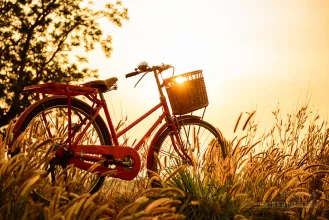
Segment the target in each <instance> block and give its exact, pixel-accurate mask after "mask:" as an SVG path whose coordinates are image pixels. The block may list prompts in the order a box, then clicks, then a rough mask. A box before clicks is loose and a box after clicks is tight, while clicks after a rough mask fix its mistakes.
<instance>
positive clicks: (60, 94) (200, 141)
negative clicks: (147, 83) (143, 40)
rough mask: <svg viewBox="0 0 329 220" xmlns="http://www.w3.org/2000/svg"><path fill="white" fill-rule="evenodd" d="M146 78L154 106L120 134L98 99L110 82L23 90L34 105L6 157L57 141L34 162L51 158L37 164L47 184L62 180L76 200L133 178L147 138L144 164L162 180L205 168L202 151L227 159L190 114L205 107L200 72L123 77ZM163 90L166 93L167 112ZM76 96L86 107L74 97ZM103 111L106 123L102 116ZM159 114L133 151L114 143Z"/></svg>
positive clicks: (144, 68) (213, 135)
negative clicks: (189, 167)
mask: <svg viewBox="0 0 329 220" xmlns="http://www.w3.org/2000/svg"><path fill="white" fill-rule="evenodd" d="M170 68H172V69H173V76H172V77H170V78H167V79H164V78H163V75H162V73H163V72H164V71H165V70H168V69H170ZM150 72H153V74H154V77H155V82H156V84H157V87H158V92H159V95H160V103H159V104H157V105H155V106H154V107H153V108H152V109H150V110H149V111H147V112H146V113H145V114H144V115H142V116H141V117H140V118H138V119H137V120H136V121H134V122H133V123H131V124H130V125H128V126H127V127H125V128H123V129H122V130H119V131H118V130H117V129H116V128H115V126H114V125H113V123H112V119H111V116H110V113H109V110H108V107H107V104H106V101H105V99H104V95H103V94H104V93H105V92H108V91H111V90H113V89H116V88H117V86H116V82H117V78H115V77H113V78H109V79H107V80H95V81H91V82H87V83H84V84H82V85H66V84H57V83H45V84H40V85H34V86H29V87H26V88H24V91H25V92H31V93H35V97H36V99H37V101H36V102H35V103H34V104H32V105H31V106H29V107H28V108H27V109H26V110H25V111H24V112H23V113H22V114H21V115H20V117H19V118H18V120H17V121H16V123H15V125H14V128H13V131H12V141H11V143H14V142H15V141H16V140H19V146H18V147H16V149H12V147H11V148H9V149H11V152H10V153H11V154H12V155H16V154H18V153H20V152H26V151H27V150H28V149H29V147H31V146H33V144H34V143H36V142H40V141H45V140H47V139H52V140H55V141H53V142H50V143H49V144H47V145H43V146H42V149H38V150H37V151H36V152H35V157H39V158H45V157H51V158H52V159H51V160H50V162H48V163H45V164H44V165H42V166H41V169H43V170H45V171H46V172H45V173H46V174H45V175H44V176H45V177H47V178H44V179H45V181H46V183H45V186H55V185H56V184H59V182H61V184H63V181H64V182H65V184H66V187H68V185H70V184H71V185H70V187H68V188H70V190H71V192H74V193H76V194H81V193H94V192H96V191H98V190H99V188H100V187H101V185H102V184H103V182H104V180H105V177H106V176H110V177H114V178H119V179H123V180H132V179H134V178H135V177H136V176H137V175H138V173H139V172H140V170H141V159H140V154H139V152H138V151H139V150H140V149H141V147H142V146H143V144H145V143H146V142H147V141H148V139H149V138H150V137H152V139H151V141H150V143H149V145H148V149H147V156H146V158H145V159H146V168H147V169H148V170H152V171H154V172H157V173H159V175H160V176H162V177H165V176H166V175H168V174H169V173H170V171H172V170H173V169H176V168H177V167H178V166H179V165H181V164H194V165H195V166H198V167H201V168H203V169H209V168H210V166H211V165H209V164H207V167H206V168H205V166H206V163H205V161H206V160H207V159H206V158H207V157H209V156H210V155H211V152H210V151H209V150H207V149H210V146H211V147H214V146H216V147H219V149H220V150H221V154H222V156H225V149H224V144H223V140H222V138H221V134H220V132H219V131H218V130H216V128H215V127H214V126H212V125H211V124H209V123H207V122H205V121H204V120H203V119H202V118H203V117H199V116H195V115H192V113H191V112H193V111H195V110H197V109H201V108H204V111H205V109H206V106H207V105H208V98H207V93H206V87H205V83H204V79H203V76H202V71H201V70H198V71H193V72H189V73H185V74H182V75H179V76H174V68H173V66H171V65H164V64H162V65H158V66H152V67H150V66H148V64H147V63H145V62H143V63H141V64H140V65H139V66H138V68H136V69H135V72H132V73H129V74H126V78H128V77H132V76H136V75H139V74H144V75H143V76H142V77H141V78H140V79H139V81H140V80H141V79H142V78H143V77H144V76H145V75H146V74H147V73H150ZM139 81H138V82H139ZM138 82H137V83H138ZM136 85H137V84H136ZM163 87H165V88H166V90H167V93H168V98H169V101H170V104H171V108H172V113H171V112H170V110H169V104H168V103H167V99H166V97H165V95H164V92H163ZM81 96H84V97H85V98H87V99H88V100H89V101H82V100H81V98H80V99H78V98H77V97H81ZM41 97H42V98H41ZM85 100H86V99H85ZM87 102H89V103H90V104H87ZM102 109H103V111H104V113H105V117H106V121H107V123H105V122H104V120H103V118H102V117H101V116H100V111H101V110H102ZM158 109H162V114H161V115H160V116H159V118H158V119H157V120H156V121H155V122H154V124H153V125H152V126H151V127H150V128H149V129H148V131H147V132H146V133H145V135H144V136H143V138H142V139H141V140H139V141H138V142H137V144H136V145H135V146H134V147H129V146H122V145H120V144H119V141H118V138H119V137H121V136H123V135H124V134H125V133H126V132H127V131H128V130H130V129H131V128H132V127H134V126H135V125H136V124H138V123H139V122H141V121H142V120H143V119H145V118H146V117H148V116H149V115H150V114H152V113H154V112H155V111H156V110H158ZM204 111H203V115H204ZM188 113H191V114H188ZM203 115H202V116H203ZM161 124H162V125H161ZM12 146H13V145H12ZM144 146H145V145H144ZM95 163H96V164H97V165H98V166H95V165H94V164H95ZM90 171H91V172H90ZM74 183H79V184H74ZM72 184H73V185H72ZM36 193H37V194H38V195H40V196H41V197H43V198H46V197H47V196H50V192H49V190H47V187H44V189H38V190H37V191H36Z"/></svg>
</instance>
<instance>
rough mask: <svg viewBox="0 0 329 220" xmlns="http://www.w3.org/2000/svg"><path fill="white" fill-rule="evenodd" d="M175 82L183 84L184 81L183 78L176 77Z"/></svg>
mask: <svg viewBox="0 0 329 220" xmlns="http://www.w3.org/2000/svg"><path fill="white" fill-rule="evenodd" d="M175 81H176V82H177V83H183V82H185V81H186V80H185V78H183V77H181V76H179V77H177V78H176V79H175Z"/></svg>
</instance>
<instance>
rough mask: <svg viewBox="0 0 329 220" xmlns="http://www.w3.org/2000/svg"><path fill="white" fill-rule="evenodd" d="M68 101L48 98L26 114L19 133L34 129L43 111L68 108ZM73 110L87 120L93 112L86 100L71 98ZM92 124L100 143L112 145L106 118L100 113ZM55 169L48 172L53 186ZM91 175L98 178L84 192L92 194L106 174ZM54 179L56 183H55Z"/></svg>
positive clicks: (98, 187)
mask: <svg viewBox="0 0 329 220" xmlns="http://www.w3.org/2000/svg"><path fill="white" fill-rule="evenodd" d="M67 103H68V99H67V98H66V97H58V98H55V99H50V100H47V101H45V102H42V103H41V104H40V105H37V106H36V107H35V108H33V110H32V111H31V112H29V113H28V115H26V117H25V119H24V120H23V122H22V123H21V126H20V128H19V129H18V130H19V133H23V132H24V131H26V130H27V129H29V126H31V128H30V129H33V126H34V124H33V123H37V121H35V120H37V118H38V117H39V116H40V115H41V114H42V113H45V114H49V113H48V112H47V111H51V110H54V109H57V108H58V109H60V108H63V109H67V108H68V106H67ZM54 112H55V111H54ZM71 112H72V114H73V113H75V112H76V113H79V114H81V115H83V116H85V117H86V118H87V120H88V119H90V118H91V117H90V114H91V113H93V110H92V108H91V107H90V106H89V105H88V104H86V103H85V102H83V101H80V100H78V99H75V98H73V99H71ZM55 113H56V114H57V113H59V112H55ZM81 115H79V116H78V117H80V116H81ZM72 116H73V115H72ZM64 119H65V117H64ZM50 120H51V119H50ZM56 120H59V119H56ZM73 123H74V121H73ZM39 124H40V123H39ZM48 125H49V124H48ZM35 126H36V125H35ZM91 126H93V128H94V129H95V131H96V133H97V135H98V138H99V142H100V143H99V144H101V145H112V141H111V137H110V136H109V132H108V128H107V126H106V124H105V122H104V120H103V119H102V117H101V116H100V115H98V116H97V117H96V118H95V119H94V121H93V123H92V125H91ZM39 127H40V126H39ZM44 127H45V125H44ZM64 127H65V126H64ZM81 130H82V129H81ZM88 131H89V129H88ZM91 131H92V130H91ZM38 132H39V133H40V131H38ZM25 133H27V132H25ZM31 133H32V134H31ZM45 133H46V132H45ZM63 133H65V132H63ZM86 134H87V132H86ZM86 134H85V135H86ZM29 135H33V132H30V134H29ZM45 135H47V134H45ZM30 138H31V137H30ZM37 138H44V139H46V138H48V139H49V137H37ZM38 140H39V139H38ZM82 140H84V139H82ZM22 141H24V138H23V140H22ZM22 141H21V142H22ZM79 143H80V142H79ZM30 144H33V143H29V146H32V145H30ZM22 147H23V146H20V147H19V148H18V150H16V151H15V152H14V153H13V156H14V155H16V154H18V153H20V152H21V148H22ZM24 149H25V151H26V150H27V148H26V146H25V148H24ZM43 150H45V151H47V149H43ZM57 169H59V167H58V166H57ZM62 169H64V168H63V167H62ZM73 169H77V170H79V168H76V167H74V168H73ZM55 170H56V168H55V167H54V170H52V171H51V173H49V174H48V176H49V175H50V176H51V182H52V185H53V186H54V185H56V180H53V178H54V177H55V174H53V173H52V172H55ZM75 171H76V170H75ZM78 172H79V171H78ZM81 172H82V173H83V172H86V171H83V170H81ZM53 175H54V176H53ZM72 175H73V174H72ZM91 175H94V178H97V179H96V180H95V181H94V183H93V184H92V185H91V186H90V187H89V188H88V189H87V190H86V192H83V193H90V194H92V193H95V192H97V191H98V190H99V189H100V187H101V186H102V184H103V182H104V180H105V177H104V176H101V175H99V174H91ZM96 175H97V176H96ZM73 177H74V175H73V176H72V178H73ZM53 181H54V182H55V183H53ZM44 191H46V190H44ZM33 193H34V194H35V196H33V197H34V198H35V199H37V200H43V201H49V199H48V198H46V196H45V195H42V193H41V192H40V191H39V192H38V191H37V190H34V191H33ZM74 193H76V194H81V193H77V192H74Z"/></svg>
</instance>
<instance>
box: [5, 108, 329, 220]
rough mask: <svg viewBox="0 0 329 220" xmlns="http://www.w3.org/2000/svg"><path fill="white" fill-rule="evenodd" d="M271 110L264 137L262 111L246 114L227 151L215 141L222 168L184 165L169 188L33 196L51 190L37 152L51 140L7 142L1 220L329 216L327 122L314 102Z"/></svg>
mask: <svg viewBox="0 0 329 220" xmlns="http://www.w3.org/2000/svg"><path fill="white" fill-rule="evenodd" d="M272 113H273V119H274V120H273V125H272V127H271V128H270V129H269V131H267V132H265V133H264V134H262V133H259V132H258V130H257V123H256V122H255V121H254V114H255V112H253V113H248V114H246V113H245V114H241V115H240V117H239V118H238V120H237V122H236V126H235V128H234V133H235V134H236V136H235V138H233V140H226V142H225V145H226V146H225V147H226V150H227V152H228V156H227V157H226V158H225V159H223V158H222V157H221V152H220V149H219V148H217V147H216V146H214V147H213V149H211V155H210V154H209V155H208V158H207V163H214V164H216V165H215V166H213V167H212V168H211V169H208V170H204V171H203V172H202V173H200V172H199V170H198V169H194V168H193V167H186V166H180V167H179V168H178V169H177V170H175V171H174V172H173V173H172V174H171V175H170V176H169V178H167V179H166V180H161V181H162V184H163V187H162V188H151V187H149V185H150V184H149V180H148V179H144V178H138V179H136V180H134V181H131V182H123V181H118V180H113V179H110V178H108V179H107V180H106V182H105V183H104V186H103V187H102V189H101V190H100V191H99V192H98V193H96V194H93V195H89V194H83V195H76V194H73V193H70V192H68V190H67V188H64V187H55V188H54V189H53V190H52V192H53V196H52V200H51V201H50V202H38V201H37V200H35V199H34V195H33V190H37V189H42V188H43V187H44V185H43V184H44V182H43V181H42V179H43V178H42V176H43V173H44V171H42V170H41V169H40V166H41V165H40V164H42V163H45V161H46V160H47V158H45V159H41V158H39V159H38V158H37V157H34V156H33V155H35V152H36V151H37V150H38V149H39V148H40V147H41V146H42V145H43V144H47V143H45V142H41V143H39V144H38V145H35V146H32V147H31V148H30V150H29V151H28V153H27V154H18V155H16V156H15V157H13V158H8V157H7V156H6V151H7V149H6V143H7V141H8V140H6V139H4V140H2V141H1V142H0V160H1V163H0V198H1V200H0V219H328V218H329V211H328V208H329V193H328V186H329V178H328V173H329V146H328V144H329V128H328V123H327V122H326V121H325V120H323V119H322V118H321V117H320V116H318V115H314V114H313V113H312V111H311V110H310V109H309V108H308V106H307V105H306V106H302V107H301V108H300V109H299V110H298V111H296V112H294V113H292V114H283V113H281V112H280V109H277V110H275V111H273V112H272ZM48 159H49V158H48ZM68 169H71V168H70V167H68ZM73 184H79V183H78V182H75V183H73ZM63 201H64V202H63Z"/></svg>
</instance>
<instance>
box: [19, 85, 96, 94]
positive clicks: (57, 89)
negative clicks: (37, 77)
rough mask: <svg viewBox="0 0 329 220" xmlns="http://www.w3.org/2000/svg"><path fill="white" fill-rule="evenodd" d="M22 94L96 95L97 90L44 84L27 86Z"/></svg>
mask: <svg viewBox="0 0 329 220" xmlns="http://www.w3.org/2000/svg"><path fill="white" fill-rule="evenodd" d="M23 91H24V92H35V93H42V94H52V95H70V96H78V95H85V96H87V95H91V94H97V93H98V89H96V88H90V87H84V86H75V85H66V84H60V83H45V84H39V85H34V86H27V87H24V89H23Z"/></svg>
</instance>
